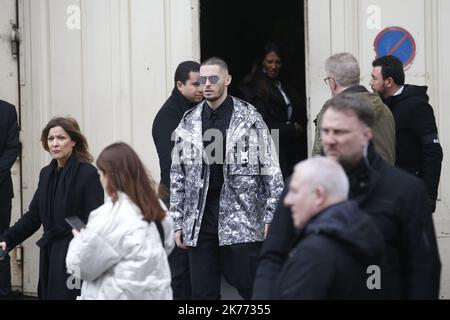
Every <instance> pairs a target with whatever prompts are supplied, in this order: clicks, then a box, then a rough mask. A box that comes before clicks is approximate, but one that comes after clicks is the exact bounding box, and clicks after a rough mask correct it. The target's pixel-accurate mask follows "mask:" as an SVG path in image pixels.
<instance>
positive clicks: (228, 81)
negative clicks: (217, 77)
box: [225, 75, 233, 86]
mask: <svg viewBox="0 0 450 320" xmlns="http://www.w3.org/2000/svg"><path fill="white" fill-rule="evenodd" d="M232 79H233V77H232V76H231V75H227V76H226V77H225V85H226V86H229V85H230V83H231V80H232Z"/></svg>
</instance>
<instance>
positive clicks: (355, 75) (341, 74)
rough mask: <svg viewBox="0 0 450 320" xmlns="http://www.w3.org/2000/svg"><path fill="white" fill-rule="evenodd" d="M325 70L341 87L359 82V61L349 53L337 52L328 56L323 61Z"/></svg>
mask: <svg viewBox="0 0 450 320" xmlns="http://www.w3.org/2000/svg"><path fill="white" fill-rule="evenodd" d="M325 71H326V72H327V74H328V76H329V77H332V78H333V79H334V80H336V82H337V83H338V84H339V85H340V86H342V87H351V86H355V85H357V84H359V78H360V74H361V72H360V69H359V63H358V60H356V58H355V57H354V56H353V55H352V54H350V53H346V52H344V53H337V54H335V55H332V56H331V57H329V58H328V59H327V61H326V62H325Z"/></svg>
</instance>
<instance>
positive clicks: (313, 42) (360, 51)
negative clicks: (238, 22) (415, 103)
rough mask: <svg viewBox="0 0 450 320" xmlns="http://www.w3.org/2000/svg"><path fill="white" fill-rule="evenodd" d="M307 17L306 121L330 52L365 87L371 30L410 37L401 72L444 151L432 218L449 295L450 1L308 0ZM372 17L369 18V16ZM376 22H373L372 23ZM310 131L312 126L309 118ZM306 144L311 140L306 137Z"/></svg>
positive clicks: (323, 93)
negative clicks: (417, 91) (347, 63)
mask: <svg viewBox="0 0 450 320" xmlns="http://www.w3.org/2000/svg"><path fill="white" fill-rule="evenodd" d="M306 6H307V10H306V12H307V13H306V14H307V17H306V20H307V31H306V32H307V39H308V40H307V42H308V45H307V56H308V57H307V60H308V61H307V95H308V102H309V111H310V119H315V117H316V115H317V113H318V112H319V110H320V109H321V107H322V105H323V103H324V102H325V101H326V99H328V98H330V92H329V89H328V87H327V86H326V85H325V84H324V82H323V78H325V76H326V75H325V70H324V63H325V60H326V59H327V58H328V57H329V56H330V55H332V54H335V53H338V52H351V53H353V54H354V55H355V56H356V57H357V58H358V60H359V61H360V65H361V78H362V79H361V83H362V84H364V85H365V86H366V87H368V88H369V81H370V74H371V70H372V66H371V63H372V61H373V60H374V58H375V56H376V54H375V51H374V49H373V43H374V40H375V38H376V36H377V34H378V33H379V32H380V31H381V30H382V29H384V28H386V27H389V26H400V27H403V28H405V29H406V30H408V31H409V32H410V33H411V34H412V35H413V37H414V39H415V42H416V46H417V53H416V58H415V61H414V62H413V65H412V66H411V67H410V68H409V69H408V70H407V71H406V80H407V83H411V84H419V85H428V86H429V91H428V94H429V95H430V103H431V105H432V106H433V108H434V112H435V115H436V120H437V125H438V129H439V133H440V139H441V143H442V147H443V149H444V162H443V169H442V174H441V184H440V195H439V202H438V206H437V212H436V213H435V214H434V221H435V226H436V231H437V235H438V242H439V249H440V254H441V262H442V265H443V268H442V276H441V296H442V297H446V298H449V297H450V265H449V261H450V250H449V249H450V236H449V235H450V209H449V208H450V206H449V205H450V189H449V187H450V185H449V181H448V179H447V177H448V176H449V169H450V167H449V160H448V159H449V158H448V157H447V153H446V150H449V148H448V147H449V146H450V132H449V131H450V126H449V125H448V121H449V120H448V119H450V110H449V109H448V108H446V105H447V104H448V101H449V100H450V91H449V90H448V88H449V87H450V83H449V82H450V80H449V79H450V64H449V63H448V62H447V61H445V60H444V59H445V58H448V57H449V54H450V38H449V37H448V35H446V34H445V30H447V28H446V26H445V22H446V21H448V20H449V19H450V2H449V1H446V0H426V1H425V0H411V1H400V0H397V1H392V0H370V1H369V0H333V1H331V0H314V1H308V2H307V4H306ZM374 19H375V20H374ZM377 25H378V26H377ZM310 125H311V127H310V128H309V129H310V131H311V132H314V129H315V128H314V124H313V123H312V121H310ZM310 142H312V141H310Z"/></svg>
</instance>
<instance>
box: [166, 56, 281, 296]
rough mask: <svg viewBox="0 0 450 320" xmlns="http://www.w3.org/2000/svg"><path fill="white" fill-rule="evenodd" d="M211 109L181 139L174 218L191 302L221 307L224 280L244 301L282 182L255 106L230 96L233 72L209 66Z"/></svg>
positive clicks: (196, 112)
mask: <svg viewBox="0 0 450 320" xmlns="http://www.w3.org/2000/svg"><path fill="white" fill-rule="evenodd" d="M198 81H199V83H200V85H201V86H202V90H203V97H204V99H205V100H206V101H205V102H203V103H201V104H199V105H198V106H197V107H196V108H194V109H192V110H190V111H189V112H187V113H186V114H185V115H184V117H183V119H182V120H181V122H180V125H179V126H178V128H177V129H176V131H175V139H176V140H175V150H174V153H173V159H172V167H171V172H170V180H171V188H170V214H171V215H172V217H173V219H174V223H175V230H176V231H175V241H176V243H177V246H178V247H179V248H182V249H187V250H188V253H189V262H190V270H191V281H192V297H193V299H220V281H221V277H222V274H223V276H224V277H225V279H226V280H227V281H228V282H229V283H230V284H231V285H232V286H234V287H235V288H236V289H237V290H238V292H239V294H240V295H241V296H242V297H243V298H244V299H250V298H251V295H252V286H253V280H254V277H255V272H256V264H257V258H258V255H259V250H260V247H261V243H262V241H263V240H264V239H265V236H266V234H267V230H268V226H269V224H270V222H271V221H272V216H273V212H274V211H275V207H276V204H277V202H278V199H279V195H280V193H281V191H282V189H283V179H282V175H281V170H280V167H279V163H278V158H277V155H276V150H275V147H274V143H273V141H272V139H271V136H270V132H269V130H268V128H267V126H266V124H265V123H264V121H263V120H262V117H261V115H260V114H259V113H258V112H257V111H256V109H255V108H254V107H253V106H251V105H250V104H248V103H246V102H244V101H242V100H239V99H236V98H234V97H231V96H229V95H228V86H229V85H230V83H231V75H229V74H228V67H227V64H226V63H225V62H224V61H223V60H221V59H219V58H210V59H208V60H207V61H206V62H204V63H203V64H202V66H201V67H200V77H199V79H198Z"/></svg>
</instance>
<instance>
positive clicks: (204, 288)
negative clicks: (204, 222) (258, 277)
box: [189, 233, 262, 300]
mask: <svg viewBox="0 0 450 320" xmlns="http://www.w3.org/2000/svg"><path fill="white" fill-rule="evenodd" d="M261 244H262V243H261V242H252V243H243V244H235V245H230V246H219V239H218V237H217V235H216V236H211V235H208V234H204V233H200V236H199V239H198V243H197V247H189V263H190V267H191V281H192V282H191V283H192V299H194V300H200V299H202V300H205V299H211V300H212V299H216V300H218V299H220V297H221V296H220V281H221V278H222V275H223V276H224V278H225V280H226V281H227V282H228V283H229V284H230V285H232V286H233V287H235V288H236V289H237V290H238V292H239V295H240V296H241V297H242V298H243V299H246V300H249V299H251V297H252V288H253V282H254V279H255V274H256V267H257V260H258V256H259V253H260V248H261Z"/></svg>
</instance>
